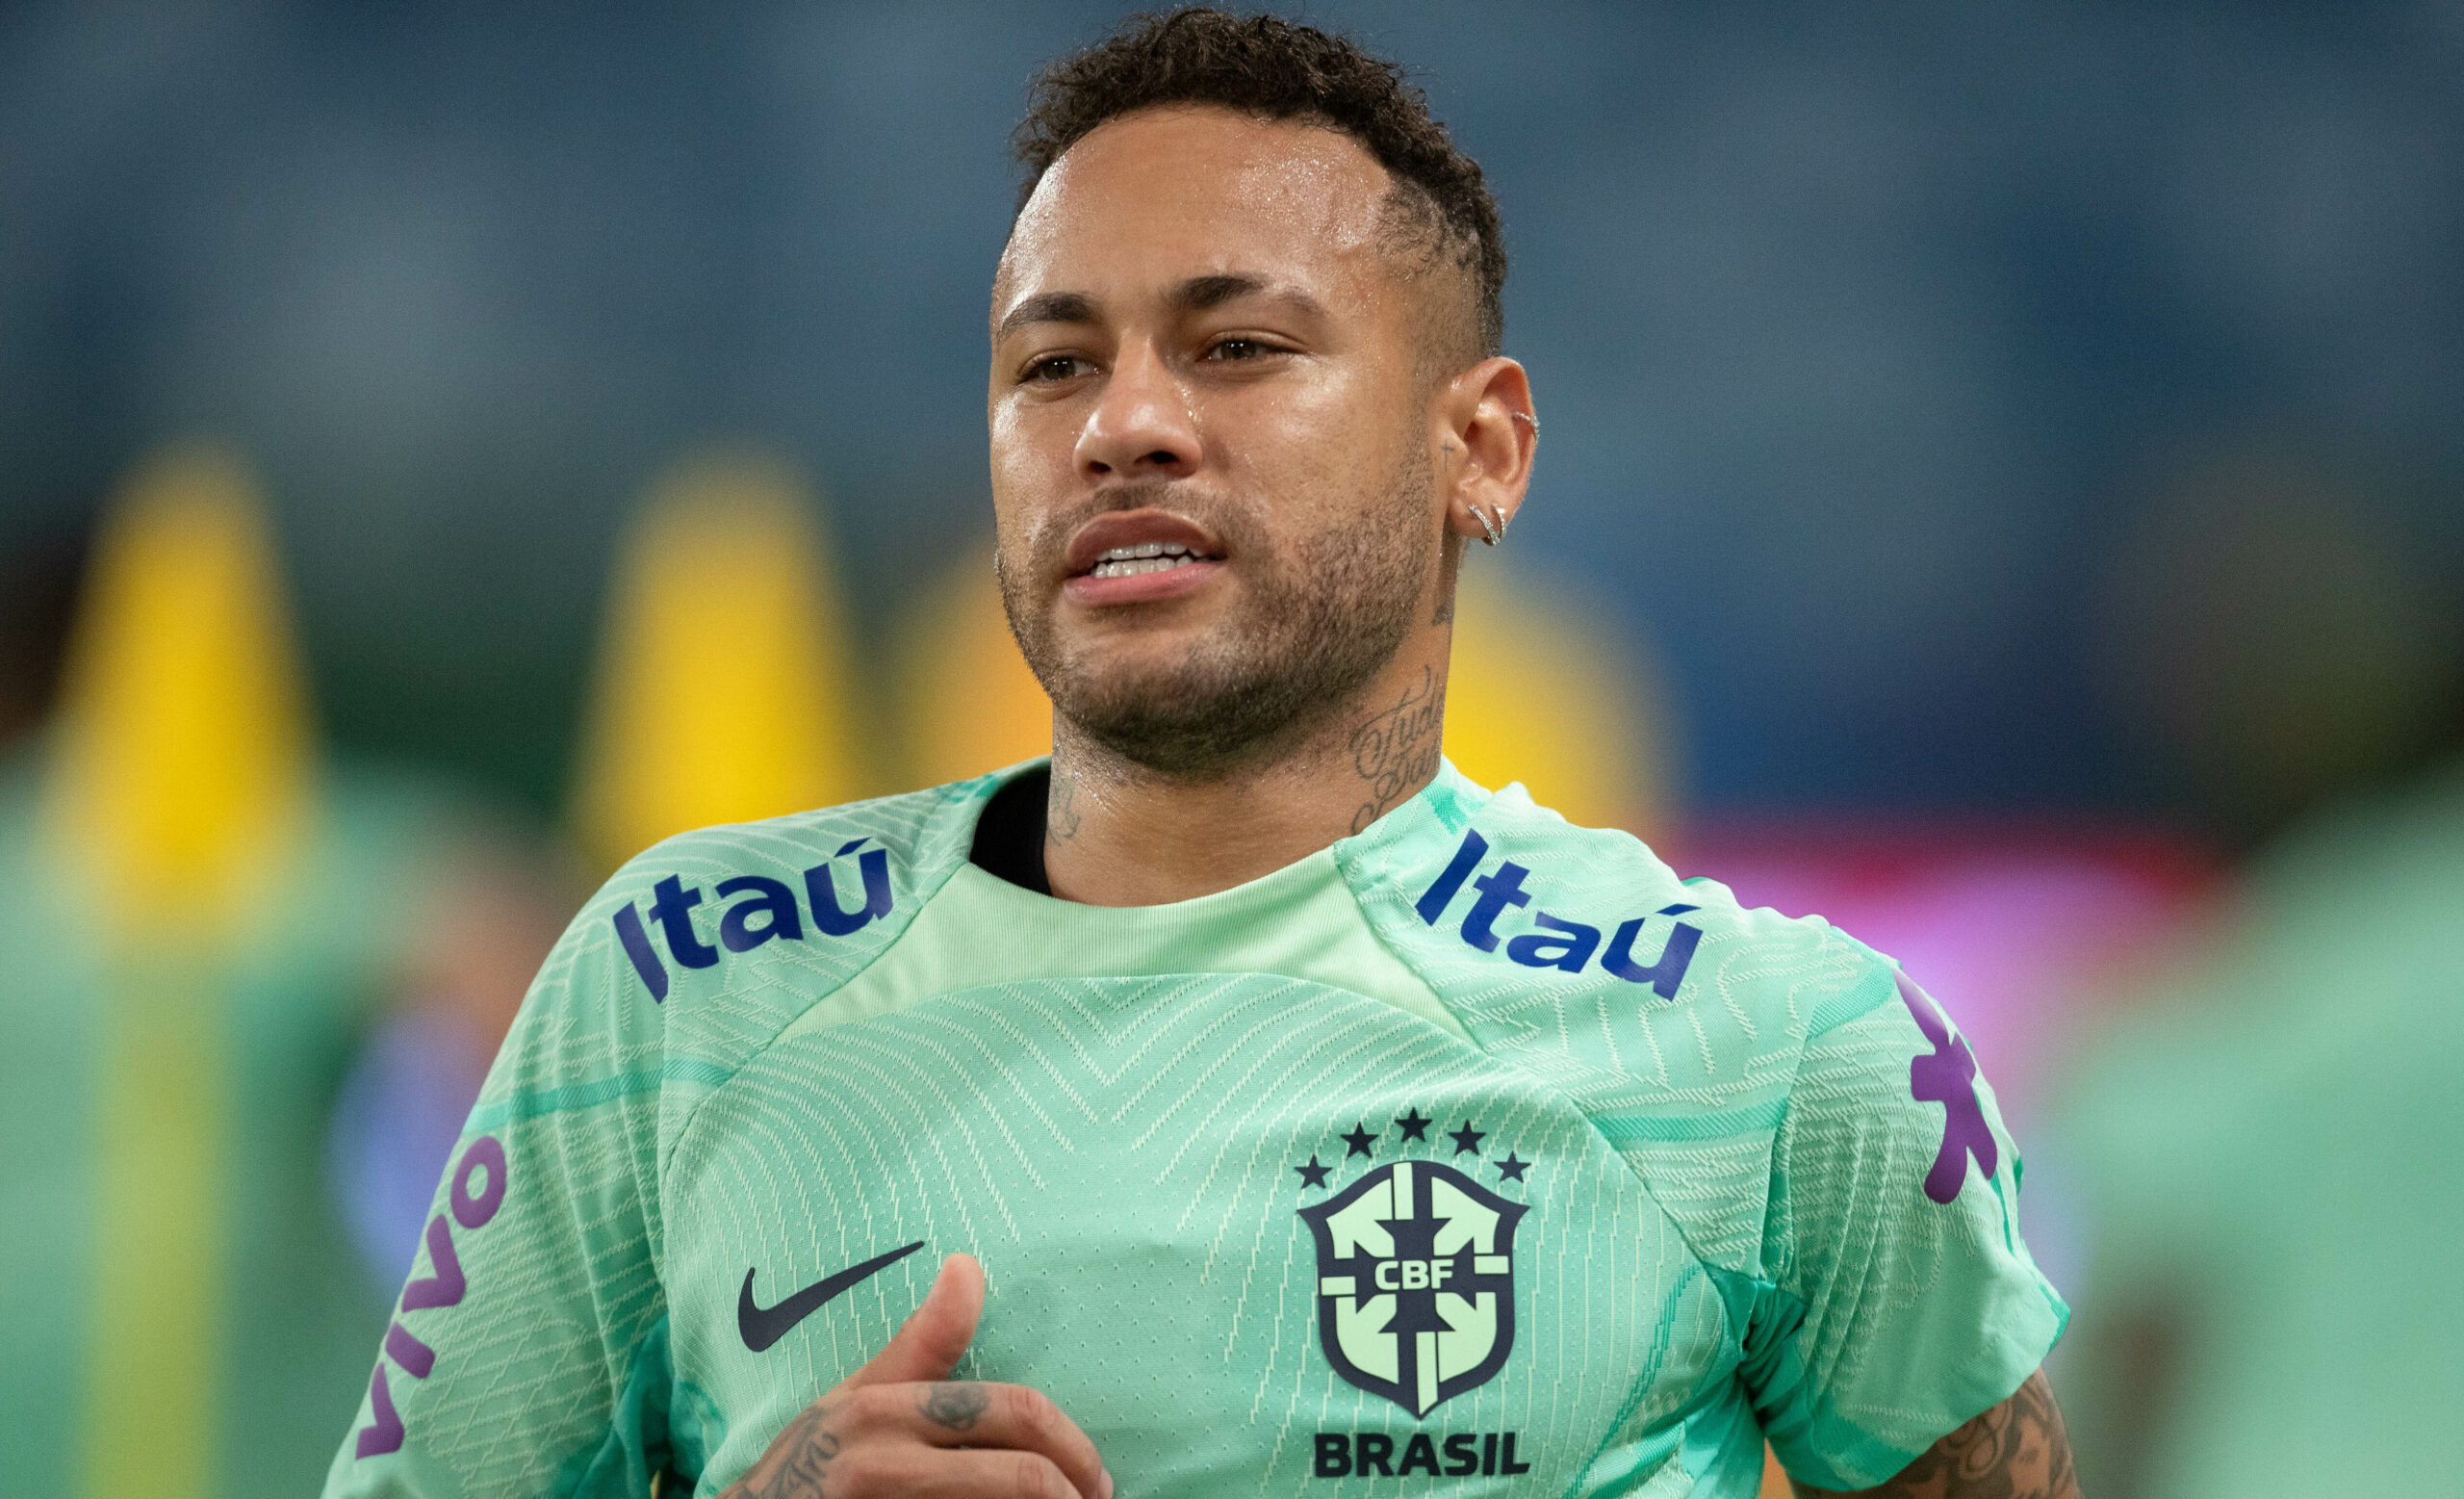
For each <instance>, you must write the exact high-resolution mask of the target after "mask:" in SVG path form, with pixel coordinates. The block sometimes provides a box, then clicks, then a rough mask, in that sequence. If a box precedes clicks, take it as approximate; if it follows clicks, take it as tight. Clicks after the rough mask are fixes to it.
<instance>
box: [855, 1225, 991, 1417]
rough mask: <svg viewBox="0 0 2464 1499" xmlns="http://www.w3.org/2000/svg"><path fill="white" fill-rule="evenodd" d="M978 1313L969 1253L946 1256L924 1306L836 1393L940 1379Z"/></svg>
mask: <svg viewBox="0 0 2464 1499" xmlns="http://www.w3.org/2000/svg"><path fill="white" fill-rule="evenodd" d="M983 1314H984V1267H983V1266H982V1265H980V1264H978V1263H976V1260H975V1256H974V1255H972V1254H952V1255H951V1256H950V1257H949V1258H947V1259H945V1260H942V1261H941V1273H940V1274H939V1275H937V1276H935V1277H934V1278H933V1288H932V1289H931V1290H929V1291H926V1292H925V1293H924V1305H920V1306H918V1307H916V1308H915V1310H914V1311H913V1312H911V1313H910V1314H909V1315H908V1318H907V1320H906V1321H905V1322H904V1323H902V1324H900V1325H899V1329H898V1331H896V1332H893V1333H891V1334H890V1339H889V1341H888V1342H887V1343H886V1344H885V1345H883V1348H882V1351H881V1352H880V1353H878V1354H875V1355H874V1356H873V1360H872V1362H870V1363H868V1364H866V1365H864V1366H863V1367H862V1368H860V1369H859V1370H857V1371H856V1372H855V1373H853V1374H851V1375H849V1376H847V1379H846V1383H844V1384H842V1385H841V1386H840V1388H842V1389H844V1388H852V1387H855V1386H858V1385H864V1384H903V1383H909V1382H911V1381H917V1380H946V1379H948V1378H949V1377H950V1371H951V1370H952V1369H955V1368H957V1367H958V1363H959V1357H960V1356H961V1355H962V1354H964V1353H965V1352H966V1345H967V1344H968V1342H969V1341H971V1340H972V1339H973V1338H974V1337H975V1324H976V1319H977V1318H979V1317H981V1316H982V1315H983Z"/></svg>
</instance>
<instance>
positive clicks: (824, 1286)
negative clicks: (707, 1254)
mask: <svg viewBox="0 0 2464 1499" xmlns="http://www.w3.org/2000/svg"><path fill="white" fill-rule="evenodd" d="M923 1247H924V1241H923V1240H922V1239H918V1240H916V1241H915V1242H914V1243H912V1244H910V1245H908V1246H906V1247H905V1248H904V1249H894V1250H891V1251H890V1252H889V1253H886V1254H876V1255H874V1256H873V1257H872V1258H870V1259H868V1260H865V1261H864V1262H863V1263H862V1264H860V1265H849V1266H848V1267H847V1268H846V1269H844V1270H841V1271H839V1272H838V1273H837V1274H835V1275H826V1276H823V1277H822V1278H821V1279H818V1280H815V1281H814V1282H813V1283H812V1284H810V1285H809V1286H806V1287H805V1288H804V1289H803V1290H801V1291H798V1292H797V1293H796V1294H795V1295H793V1296H790V1297H788V1298H787V1299H786V1300H785V1301H783V1302H781V1303H780V1304H779V1305H776V1306H762V1305H757V1304H756V1303H755V1302H754V1300H753V1272H752V1271H751V1270H747V1271H746V1272H745V1273H744V1289H743V1291H741V1292H740V1293H738V1294H737V1296H736V1299H735V1330H736V1331H737V1332H738V1333H739V1334H740V1335H742V1337H743V1338H744V1346H745V1347H747V1348H749V1349H751V1350H753V1351H754V1352H755V1353H761V1352H763V1351H764V1350H766V1349H768V1348H769V1346H770V1345H771V1344H773V1343H775V1342H777V1341H779V1339H781V1338H783V1337H785V1336H786V1335H787V1330H788V1329H789V1328H792V1327H794V1326H795V1325H796V1324H797V1323H799V1322H802V1321H804V1320H805V1319H806V1318H807V1317H809V1316H811V1315H812V1314H813V1313H814V1312H816V1311H819V1310H820V1309H821V1308H822V1307H823V1306H824V1305H828V1304H829V1302H830V1300H831V1299H832V1298H833V1297H834V1296H836V1295H837V1294H838V1293H839V1292H841V1291H843V1290H845V1289H847V1288H848V1287H849V1286H851V1285H854V1284H855V1283H856V1282H858V1281H859V1280H862V1279H865V1278H866V1277H868V1276H871V1275H874V1274H876V1273H878V1272H880V1271H883V1270H886V1269H888V1268H889V1267H890V1266H892V1265H894V1264H897V1263H898V1262H899V1261H900V1260H902V1259H905V1258H906V1257H907V1256H908V1255H910V1254H912V1253H915V1252H916V1251H917V1250H920V1249H922V1248H923Z"/></svg>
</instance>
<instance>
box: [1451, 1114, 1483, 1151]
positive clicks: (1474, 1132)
mask: <svg viewBox="0 0 2464 1499" xmlns="http://www.w3.org/2000/svg"><path fill="white" fill-rule="evenodd" d="M1488 1137H1489V1136H1488V1132H1487V1131H1486V1130H1480V1129H1475V1128H1473V1127H1472V1122H1471V1121H1470V1120H1468V1119H1467V1120H1465V1121H1464V1122H1463V1127H1462V1128H1460V1129H1450V1130H1448V1131H1447V1132H1446V1138H1448V1139H1449V1140H1451V1141H1453V1142H1454V1153H1455V1154H1457V1155H1461V1154H1463V1153H1465V1152H1466V1151H1470V1150H1478V1149H1479V1148H1480V1142H1481V1141H1483V1140H1486V1139H1487V1138H1488Z"/></svg>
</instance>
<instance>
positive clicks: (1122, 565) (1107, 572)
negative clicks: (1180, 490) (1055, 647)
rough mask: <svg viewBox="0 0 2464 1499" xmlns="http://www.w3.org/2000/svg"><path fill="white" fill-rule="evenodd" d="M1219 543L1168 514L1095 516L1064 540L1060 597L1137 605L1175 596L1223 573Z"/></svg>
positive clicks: (1079, 601) (1147, 511) (1144, 512)
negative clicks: (1066, 548) (1065, 553)
mask: <svg viewBox="0 0 2464 1499" xmlns="http://www.w3.org/2000/svg"><path fill="white" fill-rule="evenodd" d="M1223 556H1224V551H1223V547H1222V544H1221V543H1220V542H1219V541H1217V540H1216V539H1215V538H1214V537H1213V536H1211V535H1209V534H1208V533H1207V531H1206V530H1205V529H1204V528H1203V527H1201V526H1198V525H1197V524H1196V523H1194V522H1193V521H1189V520H1185V519H1183V518H1182V517H1180V516H1177V515H1174V514H1172V513H1171V512H1169V511H1168V510H1157V509H1139V510H1120V511H1114V512H1112V513H1109V514H1105V515H1099V516H1096V517H1095V518H1094V519H1093V520H1091V521H1089V522H1088V523H1087V524H1086V525H1085V526H1083V527H1081V528H1079V530H1078V533H1077V534H1076V535H1075V536H1072V537H1071V538H1070V540H1069V552H1068V556H1067V567H1068V576H1067V577H1066V578H1065V579H1064V580H1063V582H1062V585H1061V591H1062V594H1063V596H1064V597H1065V598H1067V599H1068V600H1069V601H1070V602H1071V603H1073V604H1079V605H1085V606H1090V607H1092V606H1100V605H1112V604H1140V603H1145V602H1148V601H1150V600H1157V599H1169V598H1177V597H1179V596H1181V595H1182V594H1186V593H1188V592H1190V591H1192V590H1193V589H1195V588H1198V587H1201V586H1203V585H1204V584H1205V583H1206V582H1207V581H1208V580H1209V579H1211V578H1213V577H1215V576H1216V575H1217V574H1219V573H1220V572H1222V571H1223Z"/></svg>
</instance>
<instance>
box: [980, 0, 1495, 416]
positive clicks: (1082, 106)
mask: <svg viewBox="0 0 2464 1499" xmlns="http://www.w3.org/2000/svg"><path fill="white" fill-rule="evenodd" d="M1175 104H1193V105H1207V104H1212V105H1219V106H1221V107H1222V108H1225V109H1231V110H1238V111H1240V112H1241V113H1242V114H1245V115H1253V116H1259V117H1261V118H1266V119H1275V120H1296V121H1299V122H1303V123H1308V124H1316V125H1322V126H1325V127H1327V128H1330V129H1334V130H1338V131H1341V132H1342V133H1343V134H1345V135H1347V136H1349V137H1350V138H1351V139H1352V140H1353V141H1355V142H1359V144H1360V146H1361V147H1362V148H1363V149H1364V150H1366V151H1368V152H1369V154H1370V155H1371V156H1372V157H1374V158H1375V159H1376V161H1377V164H1378V165H1379V166H1380V167H1383V168H1386V173H1387V175H1388V176H1390V177H1392V178H1393V179H1394V181H1395V186H1394V189H1393V191H1392V192H1391V193H1389V194H1388V195H1387V200H1386V202H1385V204H1384V205H1382V206H1383V207H1384V209H1385V212H1386V217H1387V221H1388V223H1389V224H1390V225H1391V226H1392V227H1393V229H1394V231H1395V238H1396V241H1397V244H1396V246H1395V247H1397V248H1399V249H1400V250H1402V251H1404V252H1405V254H1406V255H1411V256H1416V257H1417V258H1418V260H1419V261H1420V262H1421V263H1422V264H1424V265H1431V266H1436V267H1442V268H1443V267H1450V268H1451V269H1453V270H1454V271H1457V272H1458V273H1459V274H1460V276H1461V278H1462V280H1463V281H1464V283H1465V284H1466V286H1467V287H1468V290H1469V293H1470V300H1471V304H1472V305H1471V306H1470V308H1468V309H1467V311H1468V313H1469V316H1468V317H1465V318H1462V319H1459V320H1458V319H1452V318H1450V319H1446V320H1444V321H1445V322H1446V323H1450V324H1455V325H1456V327H1458V328H1459V332H1458V333H1457V335H1456V337H1455V338H1454V339H1452V340H1448V342H1450V343H1457V344H1460V343H1466V342H1468V345H1469V347H1458V348H1452V349H1447V350H1445V352H1446V353H1448V354H1450V355H1451V356H1454V361H1455V366H1456V368H1460V367H1461V366H1462V365H1467V364H1470V363H1472V362H1473V361H1475V360H1477V359H1480V358H1483V357H1485V356H1487V355H1490V354H1495V353H1498V352H1499V351H1501V349H1502V348H1503V347H1504V343H1505V304H1504V301H1503V297H1502V293H1503V292H1504V290H1505V244H1504V240H1503V236H1502V235H1501V232H1500V229H1499V226H1498V205H1497V200H1496V199H1495V198H1493V197H1491V196H1490V195H1489V190H1488V186H1487V184H1485V183H1484V182H1482V181H1481V179H1480V164H1479V163H1477V162H1476V161H1474V160H1472V158H1470V157H1468V156H1466V155H1464V154H1463V153H1462V152H1461V151H1458V150H1456V149H1455V148H1454V142H1453V140H1452V138H1451V137H1450V136H1449V135H1448V134H1447V133H1446V127H1445V126H1444V125H1443V124H1440V123H1439V122H1438V121H1437V120H1436V119H1434V118H1432V117H1431V116H1430V115H1429V112H1428V100H1427V99H1426V98H1425V97H1424V96H1423V95H1422V93H1421V91H1420V90H1418V89H1416V88H1414V87H1412V86H1411V84H1409V83H1408V82H1406V81H1405V80H1404V78H1403V71H1402V69H1401V68H1399V67H1398V66H1396V65H1394V64H1392V63H1388V62H1384V61H1381V60H1379V59H1377V58H1373V57H1371V56H1370V55H1369V54H1368V53H1366V52H1364V51H1362V50H1361V49H1360V48H1359V47H1358V46H1356V45H1354V44H1353V43H1352V42H1351V41H1349V40H1348V39H1345V38H1342V37H1334V36H1329V35H1327V34H1326V33H1325V32H1322V31H1320V30H1319V29H1318V28H1316V27H1315V26H1296V25H1294V24H1292V23H1291V22H1289V21H1286V20H1283V19H1281V18H1279V17H1276V16H1272V15H1254V16H1237V15H1231V14H1228V13H1224V12H1222V11H1218V10H1214V9H1211V8H1209V7H1205V6H1188V7H1184V8H1182V9H1180V10H1177V11H1172V12H1170V13H1166V14H1161V15H1136V16H1132V17H1131V18H1130V19H1129V20H1128V21H1127V22H1126V23H1124V24H1123V25H1122V27H1121V29H1120V30H1118V31H1117V32H1115V33H1114V34H1113V35H1112V36H1110V37H1108V38H1106V39H1103V40H1102V41H1099V42H1097V43H1095V44H1094V45H1093V46H1091V47H1088V48H1086V49H1085V50H1084V51H1080V52H1074V53H1071V54H1070V55H1069V56H1067V57H1065V58H1062V59H1060V60H1059V61H1057V62H1055V63H1053V64H1051V65H1049V66H1047V67H1045V68H1044V69H1043V70H1042V71H1041V72H1040V73H1038V74H1037V75H1036V79H1035V83H1034V85H1033V87H1032V88H1031V89H1030V90H1029V92H1028V103H1027V116H1026V118H1025V119H1023V120H1020V121H1019V122H1018V128H1017V130H1016V131H1015V132H1014V134H1013V135H1012V137H1011V145H1012V147H1013V149H1014V151H1015V152H1016V154H1017V158H1018V161H1019V163H1020V165H1022V166H1023V167H1025V168H1026V182H1025V184H1024V185H1023V186H1022V187H1021V188H1020V189H1019V192H1018V206H1019V207H1020V208H1021V209H1023V208H1024V207H1025V206H1026V203H1027V199H1028V198H1030V197H1032V196H1034V194H1035V191H1036V185H1037V184H1038V183H1040V182H1041V181H1042V180H1043V175H1044V173H1045V172H1047V171H1050V170H1051V169H1052V165H1053V163H1055V162H1057V161H1059V160H1060V159H1061V156H1062V153H1063V152H1065V151H1066V150H1068V149H1069V148H1070V147H1071V146H1072V145H1075V144H1077V143H1078V142H1079V141H1080V140H1082V139H1084V138H1085V137H1086V136H1087V134H1088V133H1089V132H1090V131H1092V130H1093V129H1094V128H1095V127H1096V126H1098V125H1100V124H1102V123H1104V122H1105V121H1106V120H1110V119H1117V118H1118V117H1119V116H1123V115H1127V114H1131V113H1133V112H1135V111H1138V110H1142V109H1153V108H1156V107H1158V106H1167V105H1175ZM1448 373H1451V371H1450V372H1448Z"/></svg>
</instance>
